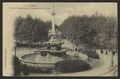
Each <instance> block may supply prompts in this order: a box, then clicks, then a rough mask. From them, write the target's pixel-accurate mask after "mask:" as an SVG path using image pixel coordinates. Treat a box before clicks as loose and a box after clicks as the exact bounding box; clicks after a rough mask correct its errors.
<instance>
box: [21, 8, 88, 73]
mask: <svg viewBox="0 0 120 79" xmlns="http://www.w3.org/2000/svg"><path fill="white" fill-rule="evenodd" d="M51 14H52V29H51V31H50V33H49V36H50V40H49V41H48V42H43V43H45V44H46V46H45V47H43V48H42V47H41V48H39V49H36V50H34V51H33V52H32V53H29V54H25V55H22V56H21V57H19V59H20V61H21V63H22V64H23V65H26V67H28V69H29V71H31V72H40V71H53V70H55V69H56V68H57V69H58V70H61V68H62V69H64V70H66V69H67V67H70V68H69V69H68V70H67V71H73V70H72V69H74V68H76V69H75V71H76V70H77V71H79V69H77V68H78V67H79V68H82V67H84V66H86V65H87V67H88V68H83V69H81V70H86V69H90V67H89V64H88V63H87V62H84V61H85V60H86V59H87V58H88V56H87V55H84V54H82V53H79V52H76V51H75V50H74V51H68V49H66V48H63V47H62V45H63V44H64V42H62V41H59V40H58V39H57V33H56V29H55V19H54V17H55V10H54V8H53V9H52V12H51ZM79 60H81V61H79ZM65 63H66V65H65ZM79 63H82V65H79ZM83 64H85V65H83ZM77 65H79V66H77ZM71 67H72V68H71Z"/></svg>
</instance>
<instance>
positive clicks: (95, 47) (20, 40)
mask: <svg viewBox="0 0 120 79" xmlns="http://www.w3.org/2000/svg"><path fill="white" fill-rule="evenodd" d="M2 6H3V17H2V18H3V26H2V27H3V29H2V30H3V52H2V53H3V56H2V57H3V58H2V59H3V76H17V77H29V76H59V77H60V76H74V77H76V76H77V77H84V76H98V77H102V76H111V77H117V76H118V40H117V39H118V37H117V36H118V31H117V30H118V14H117V13H118V11H117V10H118V9H117V8H118V7H117V3H116V2H99V3H98V2H71V3H70V2H34V3H30V2H26V3H24V2H19V3H17V2H14V3H12V2H9V3H7V2H4V3H3V4H2Z"/></svg>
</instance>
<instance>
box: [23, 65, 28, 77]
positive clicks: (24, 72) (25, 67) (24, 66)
mask: <svg viewBox="0 0 120 79" xmlns="http://www.w3.org/2000/svg"><path fill="white" fill-rule="evenodd" d="M23 74H24V75H29V71H28V68H27V65H26V64H24V65H23Z"/></svg>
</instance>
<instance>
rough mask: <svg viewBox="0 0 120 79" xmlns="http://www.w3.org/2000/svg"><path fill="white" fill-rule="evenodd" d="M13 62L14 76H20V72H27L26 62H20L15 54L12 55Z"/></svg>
mask: <svg viewBox="0 0 120 79" xmlns="http://www.w3.org/2000/svg"><path fill="white" fill-rule="evenodd" d="M13 63H14V76H20V75H21V73H22V74H23V75H28V74H29V71H28V68H27V66H26V64H24V65H23V64H21V62H20V60H19V58H18V57H17V56H14V60H13Z"/></svg>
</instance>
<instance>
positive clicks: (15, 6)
mask: <svg viewBox="0 0 120 79" xmlns="http://www.w3.org/2000/svg"><path fill="white" fill-rule="evenodd" d="M52 5H53V3H45V2H44V3H43V2H41V3H4V4H3V8H4V9H3V10H7V9H9V10H7V11H8V13H10V14H11V16H13V17H17V16H23V17H26V16H27V15H28V14H29V15H31V16H32V17H33V18H40V19H42V20H43V21H48V20H51V8H52ZM54 6H55V12H56V15H55V23H56V24H58V25H60V24H61V23H62V22H63V21H64V20H65V19H66V18H67V17H69V16H71V15H75V16H82V15H88V16H91V15H93V14H102V15H105V16H117V3H112V2H111V3H110V2H108V3H107V2H106V3H105V2H104V3H102V2H101V3H95V2H94V3H92V2H91V3H84V2H78V3H75V2H74V3H67V2H66V3H65V2H60V3H54ZM12 14H13V15H12Z"/></svg>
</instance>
